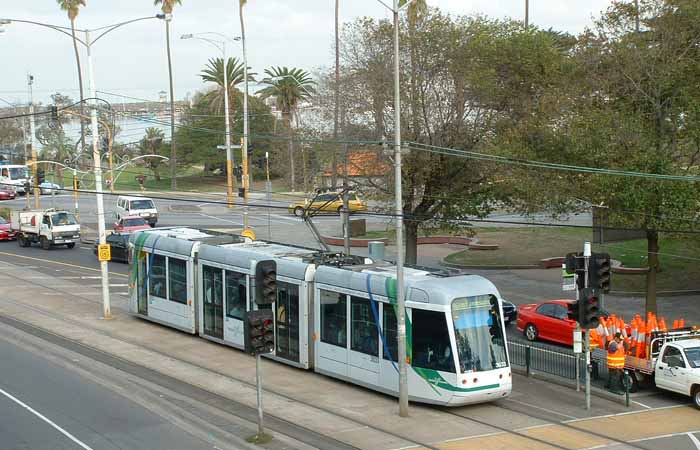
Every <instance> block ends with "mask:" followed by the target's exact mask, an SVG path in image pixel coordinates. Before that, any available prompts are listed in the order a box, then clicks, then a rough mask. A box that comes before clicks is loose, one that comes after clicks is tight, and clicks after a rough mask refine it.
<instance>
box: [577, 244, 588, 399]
mask: <svg viewBox="0 0 700 450" xmlns="http://www.w3.org/2000/svg"><path fill="white" fill-rule="evenodd" d="M590 259H591V243H590V242H588V241H586V242H584V244H583V261H584V268H585V272H584V283H583V286H584V287H586V288H587V287H588V264H589V263H590ZM577 295H578V294H577ZM579 301H587V299H585V298H583V299H579ZM579 320H580V318H579ZM584 333H585V334H584V341H583V351H584V352H585V353H586V410H590V409H591V333H590V330H585V331H584Z"/></svg>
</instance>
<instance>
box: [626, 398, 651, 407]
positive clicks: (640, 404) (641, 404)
mask: <svg viewBox="0 0 700 450" xmlns="http://www.w3.org/2000/svg"><path fill="white" fill-rule="evenodd" d="M630 401H631V402H632V403H634V404H635V405H639V406H641V407H642V408H646V409H651V406H648V405H645V404H644V403H641V402H635V401H634V400H630Z"/></svg>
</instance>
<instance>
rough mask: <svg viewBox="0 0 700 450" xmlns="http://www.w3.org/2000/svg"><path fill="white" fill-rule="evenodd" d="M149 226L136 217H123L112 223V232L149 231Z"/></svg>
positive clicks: (141, 218)
mask: <svg viewBox="0 0 700 450" xmlns="http://www.w3.org/2000/svg"><path fill="white" fill-rule="evenodd" d="M150 229H151V226H150V225H149V224H148V222H146V220H144V219H143V217H138V216H125V217H122V218H121V219H119V220H117V221H116V222H114V231H117V232H120V233H130V232H132V231H141V230H150Z"/></svg>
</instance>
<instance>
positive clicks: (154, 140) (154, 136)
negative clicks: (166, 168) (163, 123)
mask: <svg viewBox="0 0 700 450" xmlns="http://www.w3.org/2000/svg"><path fill="white" fill-rule="evenodd" d="M163 139H165V133H163V130H161V129H160V128H155V127H149V128H146V135H145V136H144V137H143V138H142V139H141V142H139V150H140V154H141V156H145V155H160V154H161V152H162V148H163ZM161 156H162V155H161ZM163 161H164V160H163V159H162V158H155V157H148V158H144V162H145V164H146V167H148V168H149V169H151V171H152V172H153V176H154V177H155V179H156V181H160V165H161V164H162V163H163Z"/></svg>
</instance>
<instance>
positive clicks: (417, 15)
mask: <svg viewBox="0 0 700 450" xmlns="http://www.w3.org/2000/svg"><path fill="white" fill-rule="evenodd" d="M427 12H428V4H427V3H426V2H425V0H414V1H413V3H411V4H409V5H408V9H407V11H406V13H407V14H406V17H407V19H408V44H409V50H410V56H411V61H410V64H411V104H410V106H411V118H412V120H411V127H412V128H413V130H412V131H413V136H414V140H418V139H419V136H420V112H419V111H418V85H419V84H420V81H419V80H417V79H416V78H417V76H418V70H417V67H416V66H417V65H418V63H419V61H417V59H418V52H417V48H416V47H417V46H418V43H417V42H416V27H417V26H418V24H419V22H420V21H421V20H422V18H423V16H425V14H427Z"/></svg>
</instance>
